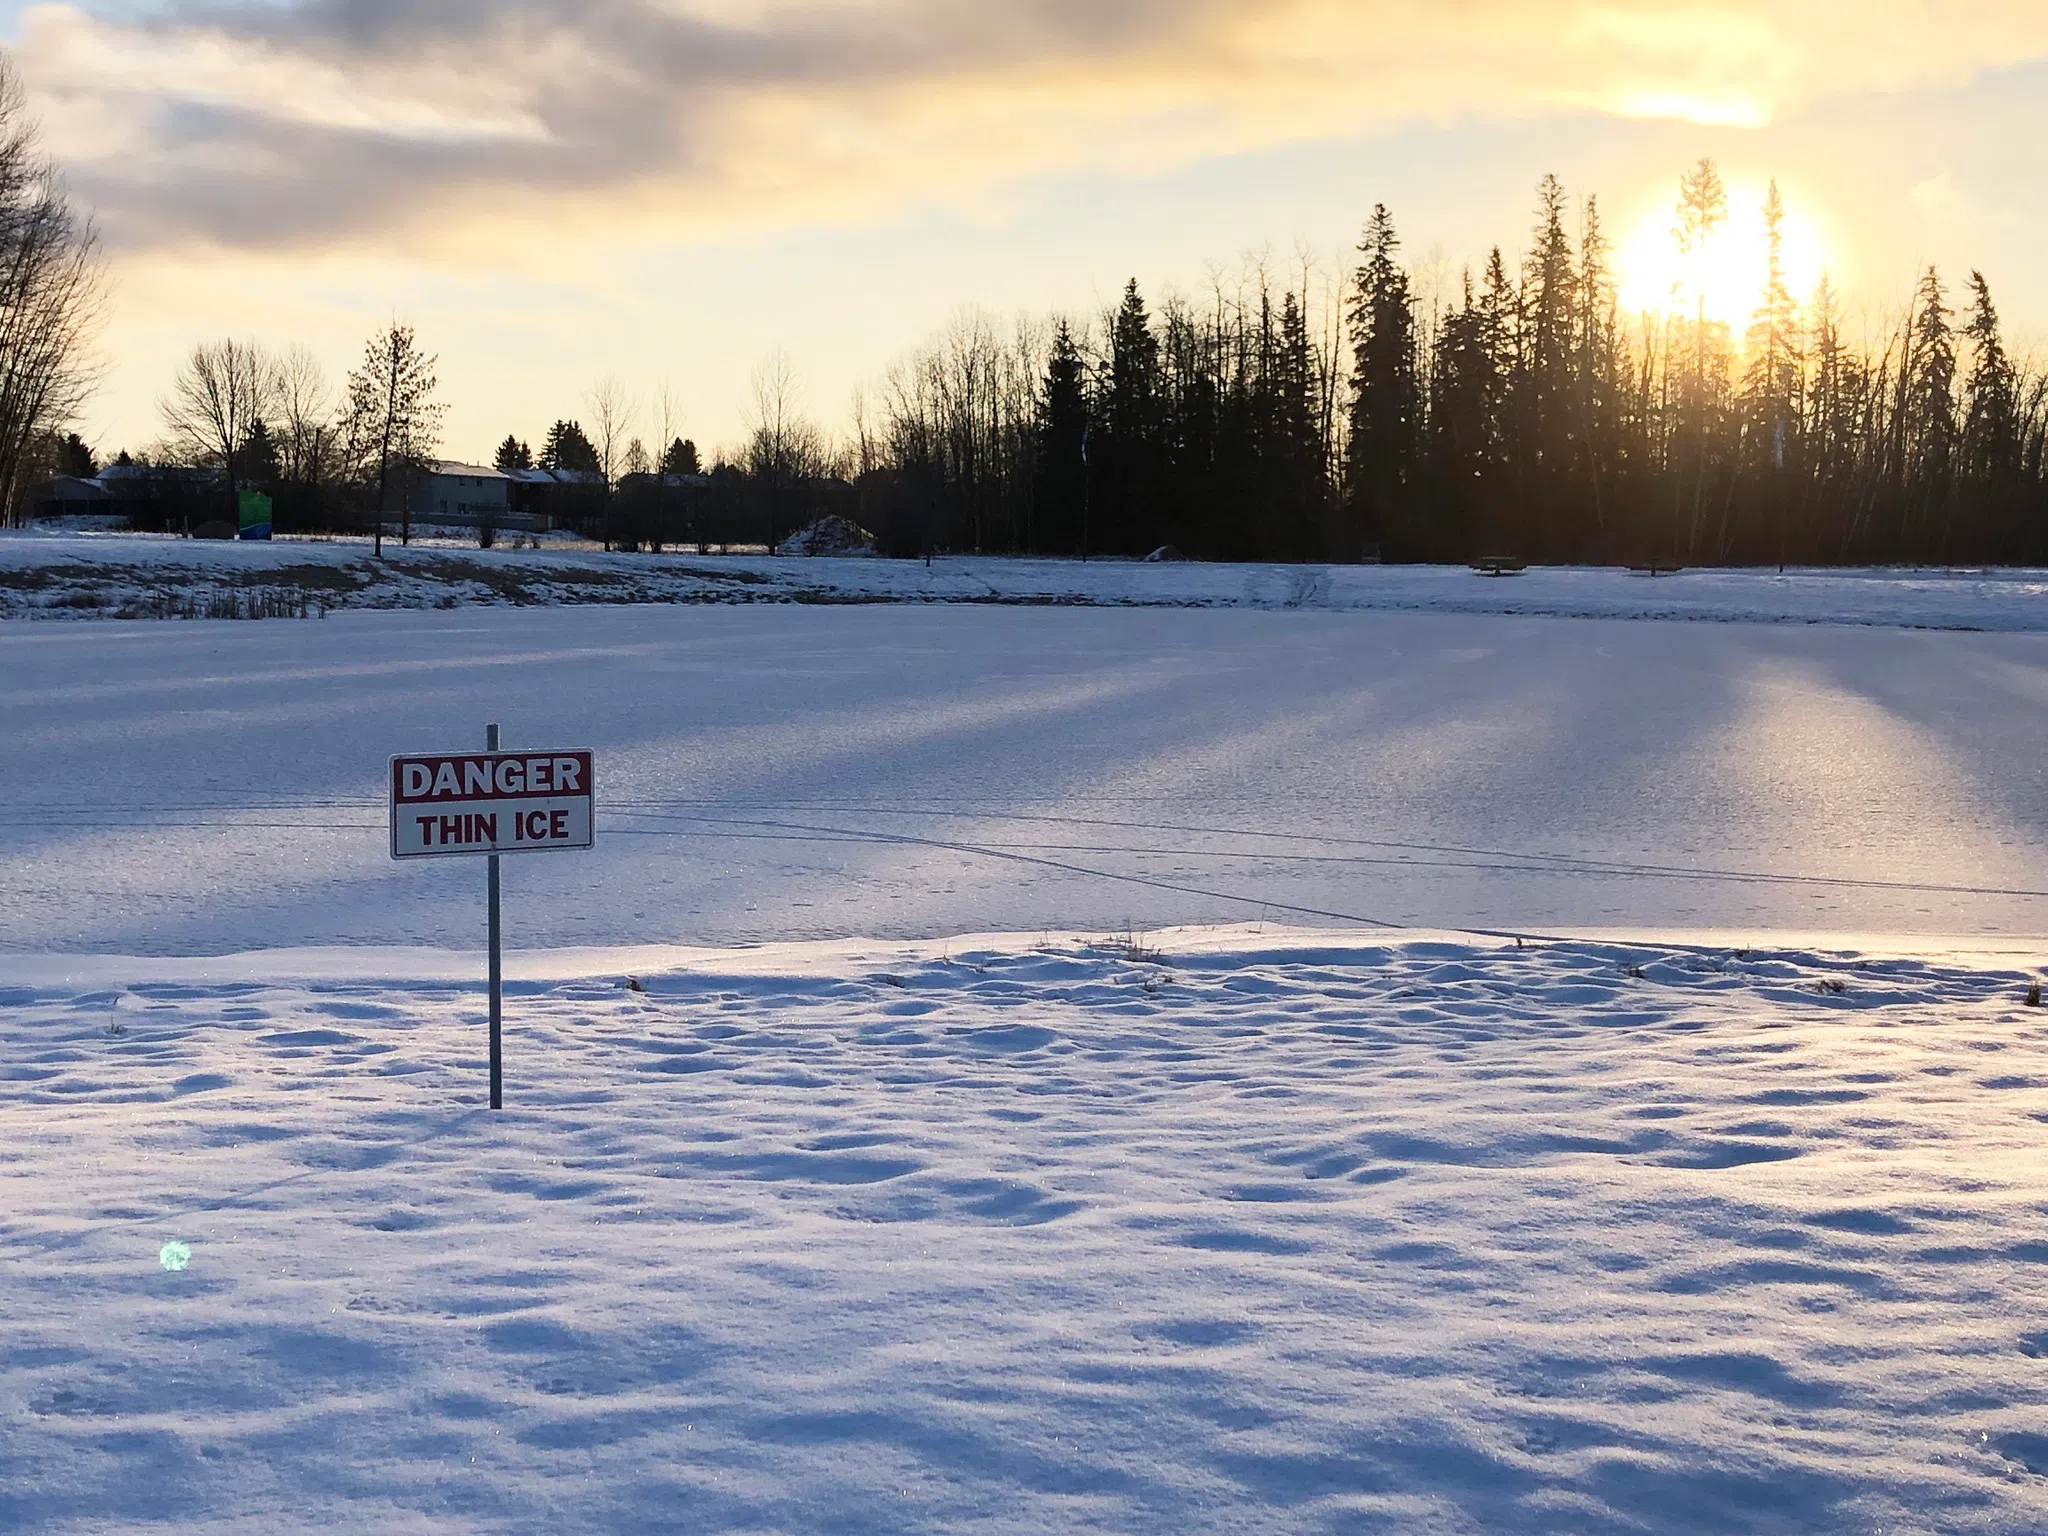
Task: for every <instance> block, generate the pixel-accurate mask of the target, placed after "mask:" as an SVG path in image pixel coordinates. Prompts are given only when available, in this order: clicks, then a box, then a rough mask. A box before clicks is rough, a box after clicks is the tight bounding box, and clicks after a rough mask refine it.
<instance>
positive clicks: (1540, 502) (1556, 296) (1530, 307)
mask: <svg viewBox="0 0 2048 1536" xmlns="http://www.w3.org/2000/svg"><path fill="white" fill-rule="evenodd" d="M1568 206H1569V204H1568V202H1567V200H1566V197H1565V191H1564V185H1563V183H1561V182H1560V181H1559V180H1558V179H1557V178H1556V177H1555V176H1545V177H1544V178H1543V180H1542V182H1541V183H1540V184H1539V185H1538V186H1537V189H1536V213H1537V222H1536V231H1535V241H1534V244H1533V245H1532V247H1531V249H1530V251H1529V255H1528V257H1527V259H1526V260H1525V261H1524V262H1523V264H1522V295H1523V305H1522V326H1523V345H1522V367H1521V369H1520V371H1519V373H1518V374H1517V375H1516V376H1515V377H1514V379H1513V382H1512V387H1511V392H1510V398H1511V408H1512V411H1513V430H1512V435H1511V439H1510V440H1511V442H1512V444H1513V448H1514V454H1515V483H1516V485H1517V487H1518V488H1519V490H1520V506H1521V511H1522V518H1523V521H1524V526H1525V530H1526V531H1525V538H1526V540H1527V541H1528V544H1529V546H1530V547H1529V548H1528V550H1527V552H1528V553H1530V554H1533V555H1539V556H1545V557H1548V558H1552V559H1556V558H1562V557H1569V556H1574V555H1577V554H1579V553H1580V550H1579V548H1578V543H1579V540H1578V538H1577V537H1576V530H1575V529H1574V528H1573V527H1572V526H1571V524H1572V517H1571V513H1572V510H1573V509H1572V498H1571V471H1572V468H1573V464H1574V460H1575V459H1576V457H1577V453H1576V437H1577V433H1576V431H1575V427H1576V419H1575V417H1576V413H1575V412H1574V409H1573V406H1574V404H1575V397H1576V393H1577V391H1576V389H1575V379H1574V372H1575V367H1574V365H1575V363H1576V361H1577V348H1576V346H1575V330H1576V327H1575V325H1574V320H1575V318H1576V315H1577V311H1578V303H1577V296H1576V290H1577V286H1578V274H1577V272H1576V270H1575V263H1574V261H1573V253H1572V241H1571V236H1570V235H1569V234H1568V233H1567V232H1566V230H1565V212H1566V209H1567V208H1568Z"/></svg>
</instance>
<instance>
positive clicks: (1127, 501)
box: [1093, 278, 1163, 553]
mask: <svg viewBox="0 0 2048 1536" xmlns="http://www.w3.org/2000/svg"><path fill="white" fill-rule="evenodd" d="M1160 405H1161V401H1160V367H1159V338H1158V337H1157V336H1155V335H1154V334H1153V331H1152V317H1151V315H1150V314H1148V313H1147V312H1146V309H1145V301H1144V299H1143V298H1142V297H1141V296H1140V295H1139V293H1138V280H1137V279H1136V278H1132V279H1131V280H1130V282H1129V283H1128V284H1126V285H1125V287H1124V297H1123V302H1122V303H1121V304H1119V305H1118V306H1117V310H1116V314H1115V316H1114V318H1113V319H1112V320H1111V322H1110V334H1109V379H1108V382H1107V385H1106V387H1105V388H1104V389H1103V391H1102V398H1101V414H1102V426H1103V434H1102V435H1103V437H1104V438H1105V439H1106V441H1105V442H1104V444H1103V450H1104V451H1103V458H1104V460H1105V461H1106V462H1105V463H1104V465H1103V473H1102V475H1101V476H1100V477H1099V478H1098V480H1097V483H1098V484H1099V485H1100V486H1101V487H1102V488H1103V490H1104V491H1105V492H1106V493H1107V494H1106V495H1104V496H1102V497H1101V498H1098V499H1097V500H1096V504H1095V507H1094V513H1095V516H1094V518H1093V521H1094V522H1095V523H1096V525H1097V526H1098V528H1099V529H1100V533H1101V543H1102V546H1103V548H1104V549H1105V550H1122V551H1125V552H1127V553H1135V552H1136V551H1137V549H1138V546H1140V545H1145V544H1149V543H1151V542H1152V540H1153V538H1154V536H1155V529H1156V524H1157V495H1158V491H1159V480H1160V470H1161V468H1162V465H1161V451H1160V450H1161V448H1162V446H1163V445H1162V433H1161V427H1162V425H1163V422H1162V420H1161V410H1160Z"/></svg>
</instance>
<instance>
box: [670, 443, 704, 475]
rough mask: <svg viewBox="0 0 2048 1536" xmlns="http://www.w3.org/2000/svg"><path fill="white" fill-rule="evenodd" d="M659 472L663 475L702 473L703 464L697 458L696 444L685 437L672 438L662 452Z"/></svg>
mask: <svg viewBox="0 0 2048 1536" xmlns="http://www.w3.org/2000/svg"><path fill="white" fill-rule="evenodd" d="M661 472H662V473H663V474H664V475H701V474H703V473H704V468H703V465H702V464H700V463H699V462H698V459H697V445H696V444H695V443H694V442H692V441H691V440H690V439H689V438H687V437H678V438H675V439H673V440H672V441H671V442H670V443H669V445H668V447H667V448H666V449H665V450H663V452H662V455H661Z"/></svg>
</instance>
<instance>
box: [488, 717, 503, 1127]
mask: <svg viewBox="0 0 2048 1536" xmlns="http://www.w3.org/2000/svg"><path fill="white" fill-rule="evenodd" d="M484 750H485V751H487V752H495V751H497V750H498V722H497V721H495V720H493V721H492V722H491V723H490V724H489V725H487V726H485V727H484ZM490 868H491V872H490V875H489V877H488V879H487V881H486V884H487V885H488V886H489V888H490V897H489V900H490V907H491V916H490V928H491V1108H493V1109H503V1108H504V1107H505V1038H504V1022H505V960H504V955H503V952H502V950H501V949H500V941H501V940H502V939H503V938H504V932H505V925H504V923H503V922H502V921H501V920H500V919H499V916H498V856H497V855H496V854H495V853H494V854H492V855H491V865H490Z"/></svg>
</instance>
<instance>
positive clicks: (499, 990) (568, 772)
mask: <svg viewBox="0 0 2048 1536" xmlns="http://www.w3.org/2000/svg"><path fill="white" fill-rule="evenodd" d="M596 836H597V762H596V758H595V755H594V754H593V753H591V752H590V751H589V750H588V749H586V748H575V749H572V750H570V751H567V752H501V751H499V750H498V727H497V725H496V724H495V723H493V724H490V725H487V726H485V727H484V750H483V751H482V752H480V753H475V752H472V753H437V754H434V755H431V756H423V757H394V758H392V759H391V857H393V858H394V859H432V858H440V857H442V856H443V855H447V854H476V853H480V854H483V855H485V856H486V857H487V858H488V859H489V861H490V863H489V871H490V873H489V875H488V876H487V879H486V892H487V896H486V900H487V904H488V909H489V927H490V944H491V960H490V975H491V1108H493V1109H503V1108H504V1107H505V1058H504V1040H503V1035H504V1015H505V968H504V954H503V942H504V923H503V920H502V918H501V916H500V896H501V888H500V884H499V876H498V855H499V854H501V853H547V852H550V851H553V850H557V849H576V848H589V847H591V846H592V845H593V844H594V843H595V841H596Z"/></svg>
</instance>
